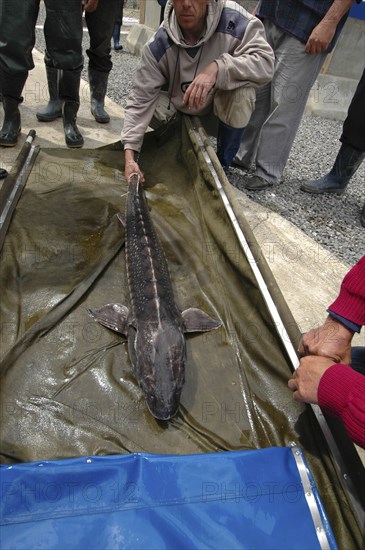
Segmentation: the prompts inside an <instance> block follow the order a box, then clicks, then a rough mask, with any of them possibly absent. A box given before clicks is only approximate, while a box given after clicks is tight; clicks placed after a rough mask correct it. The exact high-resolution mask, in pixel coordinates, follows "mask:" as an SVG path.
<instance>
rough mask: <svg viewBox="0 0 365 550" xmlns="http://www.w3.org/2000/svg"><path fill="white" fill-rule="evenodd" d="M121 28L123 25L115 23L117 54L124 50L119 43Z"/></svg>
mask: <svg viewBox="0 0 365 550" xmlns="http://www.w3.org/2000/svg"><path fill="white" fill-rule="evenodd" d="M121 27H122V25H121V24H120V23H115V25H114V31H113V42H114V49H115V51H116V52H117V51H119V50H122V49H123V46H122V45H121V44H120V43H119V41H120V29H121Z"/></svg>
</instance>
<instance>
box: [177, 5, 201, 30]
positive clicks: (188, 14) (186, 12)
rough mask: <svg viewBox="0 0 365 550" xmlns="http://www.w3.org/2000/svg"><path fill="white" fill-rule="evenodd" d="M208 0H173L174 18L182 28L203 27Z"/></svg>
mask: <svg viewBox="0 0 365 550" xmlns="http://www.w3.org/2000/svg"><path fill="white" fill-rule="evenodd" d="M208 3H209V0H173V5H174V11H175V14H176V18H177V20H178V23H179V25H180V27H181V28H182V30H186V31H190V30H194V29H199V28H202V29H203V28H204V22H205V16H206V12H207V5H208Z"/></svg>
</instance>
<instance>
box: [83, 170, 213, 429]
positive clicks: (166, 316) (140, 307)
mask: <svg viewBox="0 0 365 550" xmlns="http://www.w3.org/2000/svg"><path fill="white" fill-rule="evenodd" d="M118 218H119V220H120V221H121V222H122V223H123V225H124V226H125V230H126V231H125V258H126V268H127V277H128V287H129V293H130V307H129V308H127V307H126V306H125V305H122V304H107V305H105V306H103V307H101V308H100V309H89V310H88V311H89V313H90V315H91V316H92V317H93V318H94V319H95V320H96V321H98V322H99V323H101V324H102V325H104V326H106V327H107V328H109V329H111V330H113V331H115V332H117V333H119V334H122V335H124V336H126V337H127V339H128V352H129V357H130V360H131V363H132V365H133V368H134V372H135V374H136V378H137V380H138V383H139V385H140V387H141V389H142V392H143V394H144V396H145V399H146V402H147V406H148V408H149V410H150V412H151V414H152V415H153V416H154V417H155V418H157V419H159V420H169V419H170V418H172V417H173V416H174V415H175V414H176V413H177V411H178V408H179V403H180V395H181V391H182V388H183V384H184V380H185V357H186V349H185V337H184V334H185V333H188V332H207V331H211V330H215V329H217V328H218V327H220V326H221V324H222V323H221V322H220V321H216V320H214V319H212V318H211V317H209V315H207V314H206V313H205V312H204V311H202V310H200V309H197V308H189V309H186V310H185V311H183V312H182V313H180V311H179V309H178V308H177V306H176V304H175V300H174V295H173V289H172V285H171V280H170V275H169V270H168V265H167V260H166V257H165V254H164V251H163V248H162V246H161V243H160V241H159V238H158V236H157V233H156V231H155V228H154V226H153V223H152V219H151V216H150V214H149V210H148V206H147V203H146V198H145V194H144V190H143V185H142V183H140V181H139V176H138V175H137V174H133V176H132V177H131V178H130V183H129V190H128V199H127V204H126V213H125V216H123V215H122V214H118Z"/></svg>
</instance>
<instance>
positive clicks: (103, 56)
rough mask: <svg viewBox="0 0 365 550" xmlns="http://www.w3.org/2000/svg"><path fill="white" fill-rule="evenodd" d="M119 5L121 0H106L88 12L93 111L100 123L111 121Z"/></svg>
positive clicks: (88, 54)
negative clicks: (109, 100) (110, 89)
mask: <svg viewBox="0 0 365 550" xmlns="http://www.w3.org/2000/svg"><path fill="white" fill-rule="evenodd" d="M118 7H119V1H118V0H103V2H99V4H98V7H97V9H96V10H95V11H93V12H86V13H85V21H86V24H87V28H88V31H89V37H90V47H89V48H88V49H87V50H86V54H87V56H88V58H89V71H88V72H89V84H90V97H91V112H92V114H93V115H94V117H95V120H96V121H97V122H100V123H105V122H109V120H110V117H109V115H108V113H107V112H106V111H105V108H104V101H105V95H106V91H107V86H108V76H109V72H110V71H111V69H112V67H113V63H112V61H111V55H110V51H111V46H110V41H111V38H112V35H113V30H114V22H115V19H116V17H117V10H118Z"/></svg>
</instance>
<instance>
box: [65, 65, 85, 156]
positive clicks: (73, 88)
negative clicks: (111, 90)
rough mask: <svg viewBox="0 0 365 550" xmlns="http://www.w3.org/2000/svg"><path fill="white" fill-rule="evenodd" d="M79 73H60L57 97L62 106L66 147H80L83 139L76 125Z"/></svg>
mask: <svg viewBox="0 0 365 550" xmlns="http://www.w3.org/2000/svg"><path fill="white" fill-rule="evenodd" d="M80 78H81V71H66V70H61V71H60V78H59V96H60V100H61V101H63V102H64V104H63V126H64V130H65V140H66V145H67V146H68V147H82V146H83V144H84V139H83V137H82V135H81V133H80V131H79V129H78V127H77V125H76V117H77V112H78V110H79V107H80V95H79V91H80Z"/></svg>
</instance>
